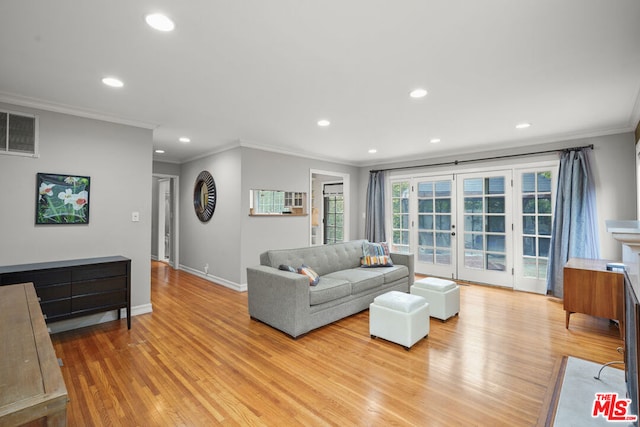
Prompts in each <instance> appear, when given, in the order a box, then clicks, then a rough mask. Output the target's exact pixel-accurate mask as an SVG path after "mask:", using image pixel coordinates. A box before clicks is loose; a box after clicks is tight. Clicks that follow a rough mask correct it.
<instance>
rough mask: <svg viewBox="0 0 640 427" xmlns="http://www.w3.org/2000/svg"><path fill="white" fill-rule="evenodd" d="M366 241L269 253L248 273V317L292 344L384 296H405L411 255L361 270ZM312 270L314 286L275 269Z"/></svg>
mask: <svg viewBox="0 0 640 427" xmlns="http://www.w3.org/2000/svg"><path fill="white" fill-rule="evenodd" d="M364 242H366V241H365V240H354V241H350V242H344V243H336V244H332V245H323V246H312V247H305V248H298V249H284V250H271V251H267V252H264V253H262V254H261V255H260V265H259V266H255V267H249V268H247V287H248V298H249V315H250V316H251V318H253V319H256V320H259V321H261V322H264V323H266V324H268V325H270V326H272V327H274V328H276V329H279V330H281V331H282V332H285V333H287V334H289V335H291V336H292V337H294V338H296V337H298V336H300V335H302V334H305V333H307V332H309V331H310V330H312V329H316V328H319V327H320V326H324V325H327V324H329V323H332V322H335V321H336V320H338V319H342V318H343V317H346V316H350V315H352V314H355V313H358V312H360V311H362V310H365V309H367V308H369V304H370V303H371V302H372V301H373V299H374V298H375V297H377V296H378V295H381V294H383V293H385V292H388V291H393V290H396V291H402V292H408V291H409V287H410V286H411V285H412V284H413V280H414V266H413V255H412V254H400V253H392V254H390V255H391V259H392V261H393V264H394V265H393V266H392V267H370V268H363V267H361V266H360V258H361V257H362V245H363V243H364ZM303 264H304V265H307V266H309V267H311V268H312V269H313V270H314V271H315V272H316V273H318V274H319V275H320V281H319V282H318V284H317V285H315V286H310V285H309V279H308V278H307V277H306V276H304V275H302V274H298V273H292V272H289V271H282V270H279V266H280V265H287V266H292V267H294V268H297V267H300V266H302V265H303Z"/></svg>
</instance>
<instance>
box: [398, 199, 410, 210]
mask: <svg viewBox="0 0 640 427" xmlns="http://www.w3.org/2000/svg"><path fill="white" fill-rule="evenodd" d="M400 200H401V201H402V212H409V199H400Z"/></svg>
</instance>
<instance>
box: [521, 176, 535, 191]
mask: <svg viewBox="0 0 640 427" xmlns="http://www.w3.org/2000/svg"><path fill="white" fill-rule="evenodd" d="M535 191H536V176H535V175H534V174H533V173H523V174H522V192H523V193H533V192H535Z"/></svg>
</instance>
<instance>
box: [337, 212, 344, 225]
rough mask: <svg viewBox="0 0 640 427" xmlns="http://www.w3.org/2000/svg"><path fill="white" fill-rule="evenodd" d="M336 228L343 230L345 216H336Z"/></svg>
mask: <svg viewBox="0 0 640 427" xmlns="http://www.w3.org/2000/svg"><path fill="white" fill-rule="evenodd" d="M336 227H339V228H342V227H344V215H343V214H341V213H340V214H336Z"/></svg>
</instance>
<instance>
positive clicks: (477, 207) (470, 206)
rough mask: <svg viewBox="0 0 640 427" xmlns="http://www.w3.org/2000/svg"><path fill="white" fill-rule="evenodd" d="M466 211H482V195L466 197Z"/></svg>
mask: <svg viewBox="0 0 640 427" xmlns="http://www.w3.org/2000/svg"><path fill="white" fill-rule="evenodd" d="M464 211H465V212H466V213H480V212H482V211H483V209H482V197H465V198H464Z"/></svg>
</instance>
